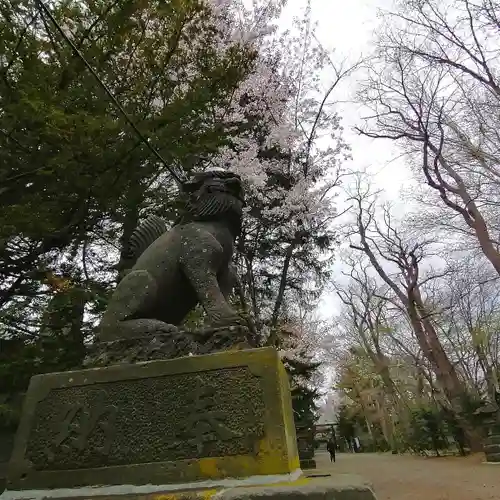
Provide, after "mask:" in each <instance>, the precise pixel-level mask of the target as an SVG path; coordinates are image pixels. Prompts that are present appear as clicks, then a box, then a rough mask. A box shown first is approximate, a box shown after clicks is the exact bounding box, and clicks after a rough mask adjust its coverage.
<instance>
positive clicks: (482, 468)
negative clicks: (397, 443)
mask: <svg viewBox="0 0 500 500" xmlns="http://www.w3.org/2000/svg"><path fill="white" fill-rule="evenodd" d="M315 458H316V462H317V464H318V469H323V470H324V469H329V470H332V471H336V472H340V473H349V474H359V475H361V476H363V477H364V478H365V479H367V480H368V481H370V482H371V483H372V485H373V489H374V491H375V494H376V495H377V499H378V500H500V465H485V464H482V463H481V461H482V459H483V458H482V456H480V455H476V456H471V457H467V458H459V457H447V458H421V457H413V456H407V455H404V456H398V455H391V454H385V453H383V454H375V453H373V454H372V453H359V454H354V453H342V454H340V455H338V456H337V462H336V463H335V464H332V465H330V458H329V456H328V454H327V453H325V452H318V453H316V456H315Z"/></svg>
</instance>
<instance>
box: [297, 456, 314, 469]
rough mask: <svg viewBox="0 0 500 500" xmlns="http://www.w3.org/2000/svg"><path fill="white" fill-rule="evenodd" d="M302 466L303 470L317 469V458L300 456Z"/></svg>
mask: <svg viewBox="0 0 500 500" xmlns="http://www.w3.org/2000/svg"><path fill="white" fill-rule="evenodd" d="M299 459H300V468H301V469H302V470H306V469H315V468H316V460H314V458H303V459H302V458H300V457H299Z"/></svg>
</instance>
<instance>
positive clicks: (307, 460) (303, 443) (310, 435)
mask: <svg viewBox="0 0 500 500" xmlns="http://www.w3.org/2000/svg"><path fill="white" fill-rule="evenodd" d="M314 434H315V432H314V427H302V428H300V427H299V428H297V448H298V450H299V458H300V463H301V467H302V468H303V469H306V468H307V469H311V468H314V467H316V463H315V462H314V451H315V448H314Z"/></svg>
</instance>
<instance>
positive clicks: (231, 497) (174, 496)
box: [0, 474, 376, 500]
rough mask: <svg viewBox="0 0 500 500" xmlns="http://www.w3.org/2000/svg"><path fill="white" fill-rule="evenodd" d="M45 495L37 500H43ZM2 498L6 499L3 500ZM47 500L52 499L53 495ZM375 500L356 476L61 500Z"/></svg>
mask: <svg viewBox="0 0 500 500" xmlns="http://www.w3.org/2000/svg"><path fill="white" fill-rule="evenodd" d="M41 495H42V492H39V495H38V496H35V497H34V498H35V500H42V498H43V497H42V496H41ZM4 496H5V500H13V499H14V498H15V499H16V500H25V499H26V500H27V497H22V496H16V497H13V496H9V493H8V492H6V495H4ZM0 498H3V497H0ZM45 498H51V497H50V493H49V494H48V496H47V497H45ZM266 498H268V499H272V498H279V499H281V498H282V499H287V500H294V499H297V500H303V499H304V498H307V499H308V500H316V499H317V500H376V497H375V494H374V492H373V490H372V488H371V485H370V484H368V483H367V482H365V481H364V480H363V479H362V478H360V477H358V476H355V475H348V474H335V475H329V474H327V475H325V477H302V478H300V479H298V480H297V481H293V482H288V483H284V482H283V483H275V484H264V485H250V486H236V487H216V488H203V489H195V488H193V489H185V490H184V489H180V490H176V491H175V490H173V491H161V492H156V493H149V494H137V493H136V494H126V493H123V494H116V495H85V496H78V497H60V500H70V499H71V500H91V499H92V500H240V499H241V500H259V499H266Z"/></svg>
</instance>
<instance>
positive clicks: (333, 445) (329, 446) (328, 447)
mask: <svg viewBox="0 0 500 500" xmlns="http://www.w3.org/2000/svg"><path fill="white" fill-rule="evenodd" d="M336 447H337V442H336V441H335V435H332V436H331V437H330V439H329V440H328V443H326V450H327V451H328V453H330V462H335V448H336Z"/></svg>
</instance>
